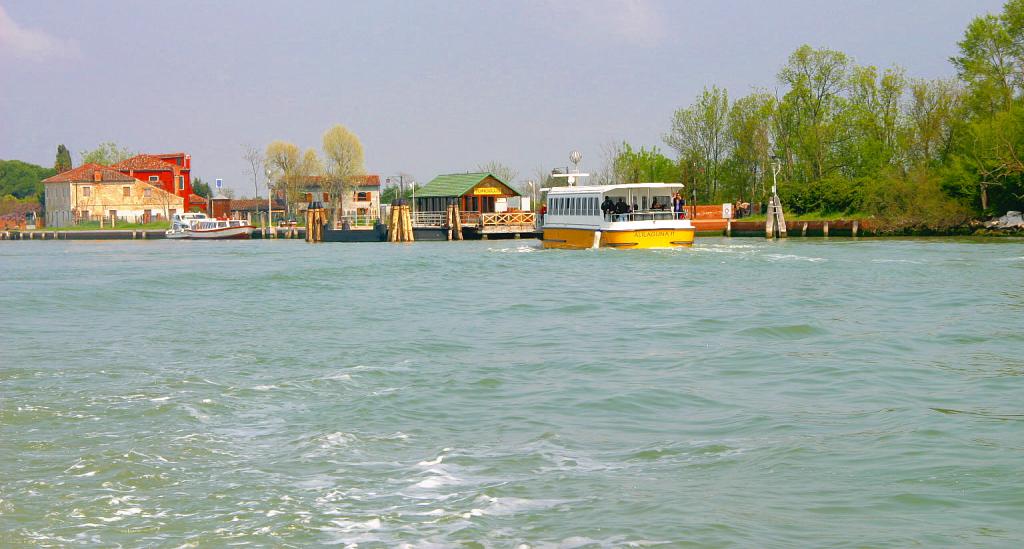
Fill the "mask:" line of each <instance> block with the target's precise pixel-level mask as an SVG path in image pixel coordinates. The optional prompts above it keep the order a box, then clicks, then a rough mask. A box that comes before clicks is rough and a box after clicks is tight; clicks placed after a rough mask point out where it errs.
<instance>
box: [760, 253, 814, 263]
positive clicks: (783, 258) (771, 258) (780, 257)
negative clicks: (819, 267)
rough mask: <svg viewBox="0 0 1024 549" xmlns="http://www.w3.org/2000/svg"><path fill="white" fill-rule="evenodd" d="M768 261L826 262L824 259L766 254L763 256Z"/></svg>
mask: <svg viewBox="0 0 1024 549" xmlns="http://www.w3.org/2000/svg"><path fill="white" fill-rule="evenodd" d="M765 258H767V259H768V261H808V262H811V263H819V262H822V261H828V260H827V259H825V258H824V257H804V256H801V255H793V254H768V255H766V256H765Z"/></svg>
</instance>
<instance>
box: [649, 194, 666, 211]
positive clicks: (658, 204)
mask: <svg viewBox="0 0 1024 549" xmlns="http://www.w3.org/2000/svg"><path fill="white" fill-rule="evenodd" d="M664 207H665V205H664V204H662V203H661V202H658V197H654V201H652V202H651V209H652V210H660V209H662V208H664Z"/></svg>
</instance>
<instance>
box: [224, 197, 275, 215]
mask: <svg viewBox="0 0 1024 549" xmlns="http://www.w3.org/2000/svg"><path fill="white" fill-rule="evenodd" d="M273 207H274V209H275V210H283V209H284V202H282V201H280V200H277V199H274V201H273ZM229 209H230V210H231V211H233V212H245V211H251V212H262V211H266V209H267V199H265V198H232V199H231V205H230V206H229Z"/></svg>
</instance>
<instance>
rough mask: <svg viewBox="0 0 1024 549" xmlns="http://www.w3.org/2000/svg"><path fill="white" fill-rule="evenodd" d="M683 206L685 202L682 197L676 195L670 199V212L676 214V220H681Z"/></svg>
mask: <svg viewBox="0 0 1024 549" xmlns="http://www.w3.org/2000/svg"><path fill="white" fill-rule="evenodd" d="M685 205H686V201H685V200H683V196H682V195H681V194H679V193H676V194H675V196H673V197H672V212H673V213H674V214H676V215H675V217H676V219H682V218H683V206H685Z"/></svg>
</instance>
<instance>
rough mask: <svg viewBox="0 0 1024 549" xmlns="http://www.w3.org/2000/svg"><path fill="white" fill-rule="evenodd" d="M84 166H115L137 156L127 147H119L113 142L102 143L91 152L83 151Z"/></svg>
mask: <svg viewBox="0 0 1024 549" xmlns="http://www.w3.org/2000/svg"><path fill="white" fill-rule="evenodd" d="M81 155H82V164H90V163H91V164H99V165H101V166H113V165H114V164H117V163H118V162H121V161H123V160H128V159H129V158H131V157H133V156H135V155H136V153H133V152H131V151H130V150H128V149H127V148H126V147H119V146H118V145H117V143H114V142H113V141H106V142H103V143H100V144H99V145H98V146H97V147H96V148H95V149H93V150H91V151H82V152H81Z"/></svg>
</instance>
